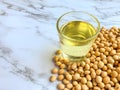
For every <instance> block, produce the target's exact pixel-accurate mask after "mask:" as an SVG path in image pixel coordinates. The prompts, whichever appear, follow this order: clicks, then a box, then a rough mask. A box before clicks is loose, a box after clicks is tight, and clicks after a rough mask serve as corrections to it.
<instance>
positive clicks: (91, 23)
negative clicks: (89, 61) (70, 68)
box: [56, 11, 100, 61]
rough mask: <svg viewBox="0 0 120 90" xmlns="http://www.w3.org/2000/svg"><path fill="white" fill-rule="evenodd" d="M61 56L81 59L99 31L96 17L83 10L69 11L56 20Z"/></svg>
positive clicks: (73, 59) (75, 59) (76, 59)
mask: <svg viewBox="0 0 120 90" xmlns="http://www.w3.org/2000/svg"><path fill="white" fill-rule="evenodd" d="M56 26H57V30H58V33H59V38H60V47H61V51H62V56H63V57H64V58H68V59H69V60H71V61H81V60H83V58H84V57H85V56H86V55H87V53H88V52H89V50H90V47H91V46H92V44H93V42H94V40H95V39H96V37H97V35H98V33H99V32H100V23H99V21H98V19H97V18H96V17H95V16H93V15H92V14H89V13H87V12H83V11H71V12H68V13H65V14H63V15H62V16H61V17H60V18H59V19H58V20H57V25H56Z"/></svg>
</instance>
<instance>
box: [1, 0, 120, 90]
mask: <svg viewBox="0 0 120 90" xmlns="http://www.w3.org/2000/svg"><path fill="white" fill-rule="evenodd" d="M72 10H81V11H86V12H89V13H92V14H94V15H95V16H96V17H97V18H98V19H99V20H100V23H101V26H105V27H107V28H110V27H111V26H117V27H120V0H0V90H56V86H55V85H56V83H49V81H48V78H49V76H50V69H51V68H52V67H54V64H53V63H52V56H53V54H54V52H55V50H56V49H58V48H59V39H58V35H57V30H56V26H55V25H56V20H57V18H58V17H59V16H60V15H62V14H63V13H65V12H68V11H72Z"/></svg>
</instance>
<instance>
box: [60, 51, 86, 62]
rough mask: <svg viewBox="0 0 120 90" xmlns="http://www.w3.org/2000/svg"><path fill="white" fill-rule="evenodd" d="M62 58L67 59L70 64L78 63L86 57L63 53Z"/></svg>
mask: <svg viewBox="0 0 120 90" xmlns="http://www.w3.org/2000/svg"><path fill="white" fill-rule="evenodd" d="M62 57H64V58H68V59H69V60H70V61H72V62H80V61H83V60H85V58H86V56H81V57H75V56H70V55H66V54H64V53H62Z"/></svg>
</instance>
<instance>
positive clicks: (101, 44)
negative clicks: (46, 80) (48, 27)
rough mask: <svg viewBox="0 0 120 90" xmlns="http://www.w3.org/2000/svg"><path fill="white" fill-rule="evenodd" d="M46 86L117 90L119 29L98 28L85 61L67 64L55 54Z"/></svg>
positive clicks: (119, 84) (67, 89)
mask: <svg viewBox="0 0 120 90" xmlns="http://www.w3.org/2000/svg"><path fill="white" fill-rule="evenodd" d="M53 62H54V64H55V65H56V67H55V68H53V69H52V70H51V73H52V76H50V82H54V81H56V80H58V81H59V83H58V84H57V86H56V87H57V89H58V90H120V28H116V27H112V28H111V29H109V30H108V29H106V28H104V27H102V29H101V31H100V33H99V34H98V36H97V38H96V40H95V42H94V44H93V45H92V47H91V48H90V51H89V53H88V54H87V56H86V58H85V59H84V60H83V61H81V62H70V60H68V59H66V58H63V57H61V51H60V50H57V51H56V54H55V56H54V57H53Z"/></svg>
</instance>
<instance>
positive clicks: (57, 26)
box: [56, 11, 100, 42]
mask: <svg viewBox="0 0 120 90" xmlns="http://www.w3.org/2000/svg"><path fill="white" fill-rule="evenodd" d="M76 12H78V13H79V12H80V13H84V14H86V15H88V16H91V17H92V19H94V20H95V21H96V23H97V29H98V30H97V32H96V33H95V34H94V35H93V36H91V37H89V38H87V39H84V40H76V39H73V38H69V37H67V36H65V35H63V34H62V36H63V37H64V38H67V39H69V40H73V41H77V42H82V41H88V40H91V39H93V38H94V37H95V36H96V35H97V34H98V33H99V32H100V22H99V21H98V19H97V18H96V17H95V16H94V15H92V14H90V13H88V12H84V11H70V12H67V13H64V14H63V15H61V16H60V17H59V18H58V20H57V23H56V28H57V31H58V33H59V34H61V33H60V28H59V22H60V20H61V19H62V17H64V16H65V15H68V14H70V13H76ZM78 21H79V20H78Z"/></svg>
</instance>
